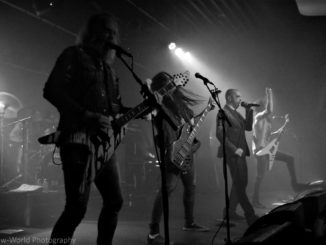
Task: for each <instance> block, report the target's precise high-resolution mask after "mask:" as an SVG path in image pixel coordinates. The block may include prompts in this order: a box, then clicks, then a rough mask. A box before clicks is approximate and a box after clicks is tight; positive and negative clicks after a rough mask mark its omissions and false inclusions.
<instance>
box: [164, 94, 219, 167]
mask: <svg viewBox="0 0 326 245" xmlns="http://www.w3.org/2000/svg"><path fill="white" fill-rule="evenodd" d="M213 108H214V105H213V101H212V99H211V98H210V99H209V101H208V105H207V107H206V108H205V110H204V112H203V113H202V115H201V116H200V118H199V119H198V121H197V123H196V124H195V125H194V126H192V125H190V124H189V123H185V124H184V125H183V126H182V128H181V131H180V135H179V137H178V139H177V140H176V141H174V142H173V143H172V145H171V147H170V148H169V149H168V158H169V159H170V160H171V162H172V163H173V164H174V166H176V167H177V168H178V169H180V170H181V171H187V170H189V168H190V167H191V166H190V164H189V162H188V161H185V160H186V159H187V157H188V156H189V154H190V153H191V152H192V151H193V142H194V139H195V137H196V135H197V134H198V130H199V128H200V127H201V125H202V124H203V122H204V119H205V117H206V116H207V114H208V112H209V111H211V110H212V109H213Z"/></svg>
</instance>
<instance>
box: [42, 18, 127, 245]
mask: <svg viewBox="0 0 326 245" xmlns="http://www.w3.org/2000/svg"><path fill="white" fill-rule="evenodd" d="M118 40H119V30H118V25H117V21H116V19H115V18H114V17H113V16H112V15H111V14H108V13H101V14H96V15H93V16H91V17H90V19H89V20H88V22H87V24H86V26H85V28H84V30H83V32H82V33H81V35H80V38H79V39H78V43H77V45H76V46H72V47H69V48H67V49H65V50H64V51H63V52H62V54H61V55H60V56H59V58H58V60H57V62H56V64H55V66H54V68H53V70H52V72H51V74H50V76H49V78H48V80H47V82H46V84H45V87H44V98H46V99H47V100H48V101H49V102H50V103H52V104H53V105H54V106H55V107H56V108H57V109H58V111H59V112H60V121H59V126H58V130H59V131H60V132H61V134H60V137H59V141H58V142H57V145H59V147H60V157H61V160H62V169H63V173H64V182H65V191H66V205H65V208H64V211H63V213H62V214H61V216H60V218H59V219H58V221H57V222H56V224H55V226H54V228H53V231H52V234H51V240H50V244H70V242H71V239H72V237H73V234H74V231H75V229H76V227H77V226H78V225H79V223H80V222H81V220H82V219H83V217H84V215H85V212H86V208H87V203H88V199H89V194H90V189H91V184H92V182H94V183H95V185H96V187H97V188H98V190H99V192H100V194H101V195H102V198H103V206H102V210H101V213H100V216H99V219H98V237H97V244H98V245H102V244H103V245H104V244H105V245H108V244H112V239H113V236H114V232H115V229H116V226H117V221H118V212H119V210H120V209H121V207H122V203H123V198H122V194H121V189H120V181H119V176H118V171H117V165H116V159H115V156H114V155H113V156H112V157H111V158H108V156H107V152H108V151H107V149H108V148H109V147H110V145H109V142H108V141H107V139H106V138H105V135H107V133H108V130H109V129H110V128H111V122H110V118H109V116H115V115H116V114H118V113H120V112H122V110H123V107H122V104H121V99H120V94H119V84H118V79H117V78H116V76H115V74H114V71H113V69H112V67H111V65H112V63H113V61H114V58H115V51H114V50H112V49H110V47H109V45H108V43H113V44H117V43H118Z"/></svg>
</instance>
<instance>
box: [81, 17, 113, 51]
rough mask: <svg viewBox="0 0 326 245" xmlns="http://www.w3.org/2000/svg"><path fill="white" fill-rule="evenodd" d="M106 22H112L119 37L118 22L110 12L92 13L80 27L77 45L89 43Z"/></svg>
mask: <svg viewBox="0 0 326 245" xmlns="http://www.w3.org/2000/svg"><path fill="white" fill-rule="evenodd" d="M106 23H112V24H113V25H114V26H116V30H117V32H118V33H117V35H118V39H119V24H118V20H117V18H116V17H115V16H114V15H112V14H111V13H107V12H104V13H99V14H95V15H92V16H91V17H90V18H89V19H88V21H87V23H86V24H85V25H84V26H83V27H82V29H81V31H80V33H79V35H78V36H77V39H76V44H77V45H86V46H88V45H90V44H91V43H92V42H93V41H94V39H95V38H97V37H98V36H99V34H100V32H101V31H103V28H104V27H105V24H106Z"/></svg>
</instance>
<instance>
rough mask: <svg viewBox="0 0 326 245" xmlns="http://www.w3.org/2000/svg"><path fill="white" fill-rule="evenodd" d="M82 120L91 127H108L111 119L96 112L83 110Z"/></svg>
mask: <svg viewBox="0 0 326 245" xmlns="http://www.w3.org/2000/svg"><path fill="white" fill-rule="evenodd" d="M83 119H84V121H85V122H86V123H87V124H88V125H89V126H90V127H92V128H95V129H96V128H98V129H102V130H103V129H110V128H111V121H112V120H111V119H110V118H109V117H107V116H104V115H102V114H100V113H97V112H91V111H87V110H86V111H85V112H84V115H83Z"/></svg>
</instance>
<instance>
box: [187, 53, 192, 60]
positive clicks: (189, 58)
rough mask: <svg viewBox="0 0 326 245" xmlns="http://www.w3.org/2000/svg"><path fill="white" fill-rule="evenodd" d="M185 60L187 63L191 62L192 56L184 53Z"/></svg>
mask: <svg viewBox="0 0 326 245" xmlns="http://www.w3.org/2000/svg"><path fill="white" fill-rule="evenodd" d="M185 59H186V60H187V61H191V60H192V55H191V53H190V52H186V53H185Z"/></svg>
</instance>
